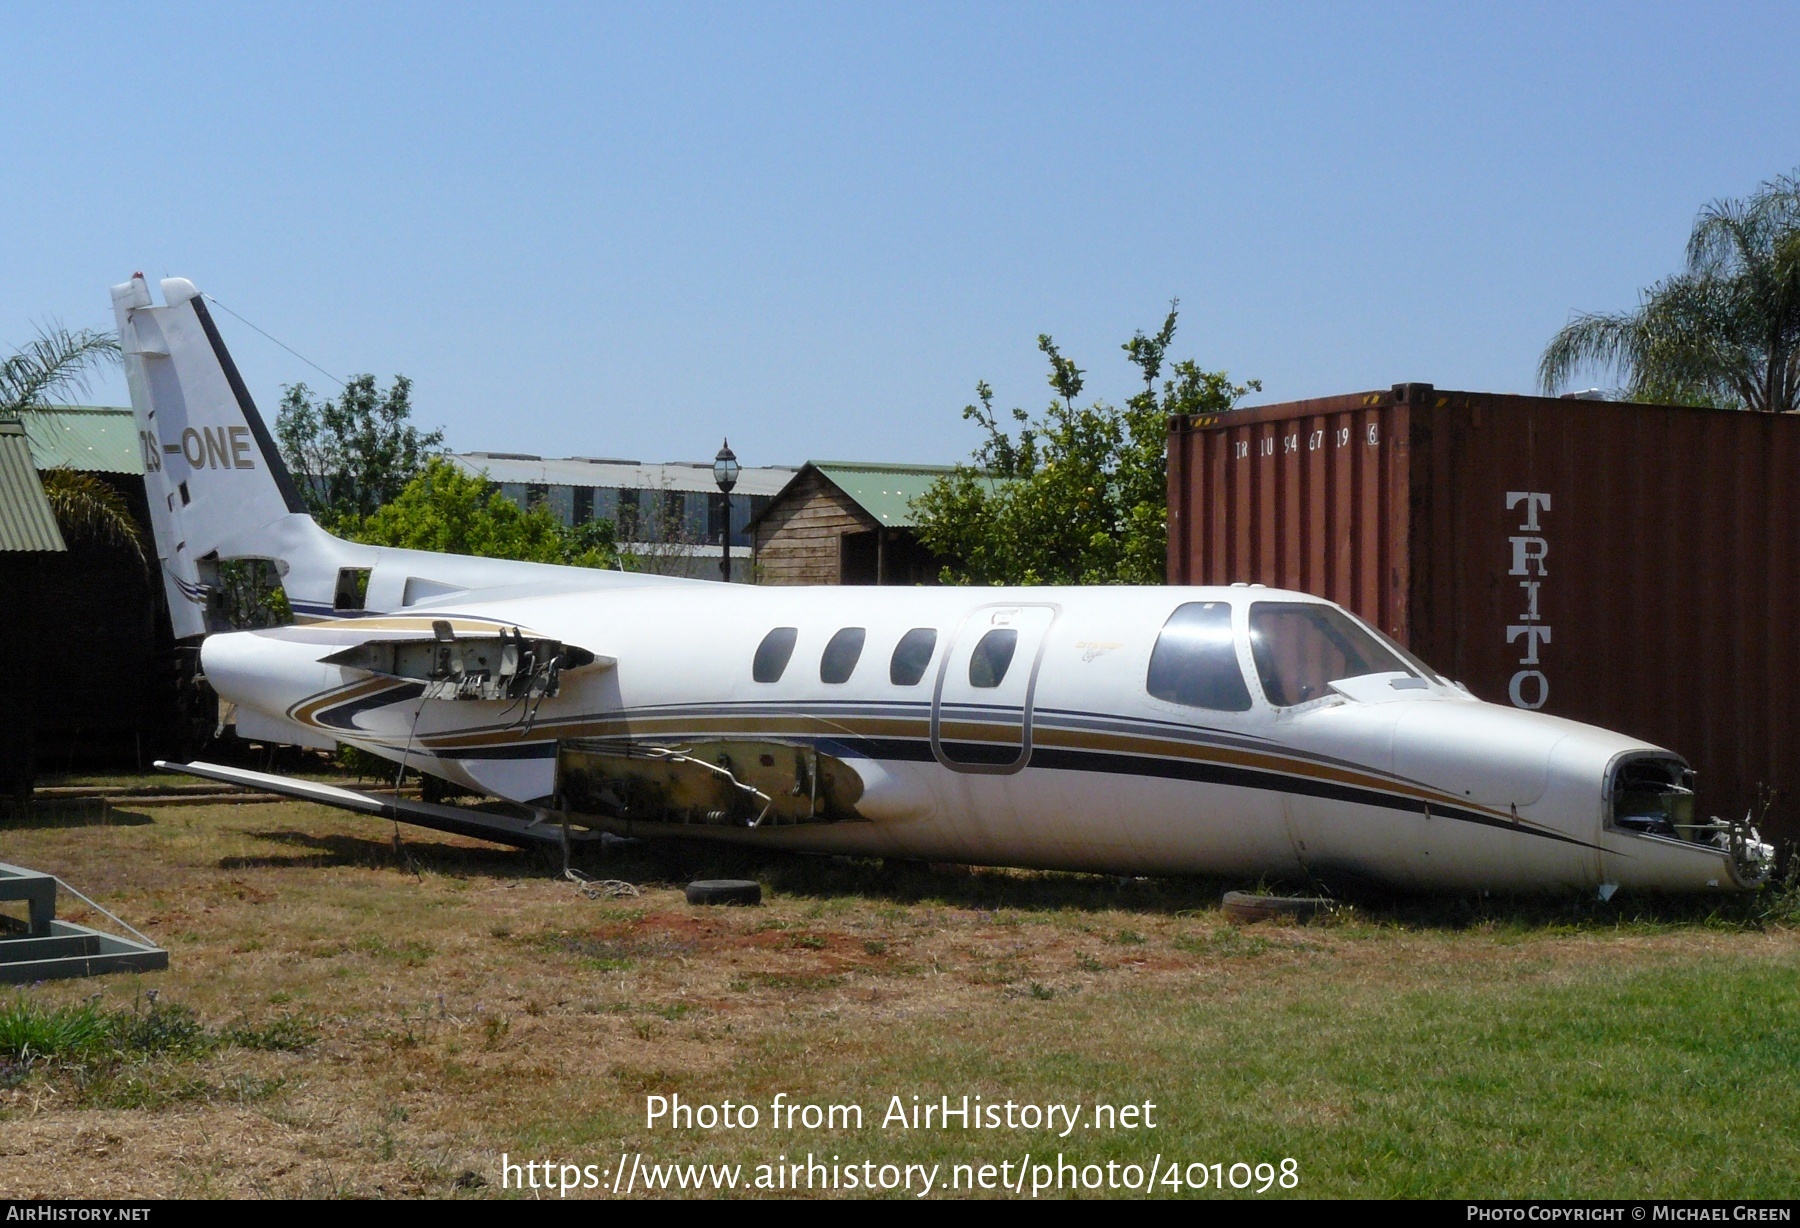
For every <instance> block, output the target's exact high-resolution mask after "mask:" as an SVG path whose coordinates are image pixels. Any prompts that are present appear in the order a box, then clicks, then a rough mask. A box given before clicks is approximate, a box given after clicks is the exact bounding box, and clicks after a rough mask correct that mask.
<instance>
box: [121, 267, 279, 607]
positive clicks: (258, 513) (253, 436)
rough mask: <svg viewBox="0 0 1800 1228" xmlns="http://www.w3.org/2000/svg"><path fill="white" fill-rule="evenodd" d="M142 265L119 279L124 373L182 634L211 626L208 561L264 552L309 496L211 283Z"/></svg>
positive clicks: (171, 600)
mask: <svg viewBox="0 0 1800 1228" xmlns="http://www.w3.org/2000/svg"><path fill="white" fill-rule="evenodd" d="M161 288H162V293H163V300H164V304H165V305H164V306H162V307H157V306H155V305H153V303H152V300H151V297H150V287H149V285H148V284H147V283H146V282H145V280H144V276H143V274H141V273H140V274H137V275H136V276H134V277H133V278H132V279H131V280H130V281H128V282H125V283H123V284H122V285H117V286H114V287H113V288H112V297H113V314H114V316H115V318H116V319H117V321H118V326H119V342H120V346H121V348H122V350H123V352H124V358H125V377H126V380H127V382H128V384H129V385H130V388H131V406H132V409H133V411H134V413H135V414H136V416H137V429H138V441H139V444H140V445H141V446H142V448H143V453H144V469H145V475H144V485H145V494H146V495H147V496H148V499H149V503H150V511H151V518H152V520H153V521H154V528H155V535H156V553H157V556H158V557H159V559H160V560H161V564H162V572H163V584H164V587H165V589H166V591H167V593H168V598H169V613H170V617H171V620H172V621H173V623H174V630H175V634H176V636H177V637H186V636H191V635H200V634H202V633H204V632H205V631H206V630H207V620H206V601H207V595H208V594H207V591H206V586H207V577H206V576H205V574H204V572H205V570H206V568H207V564H208V563H209V561H212V560H216V559H218V558H221V557H223V558H234V557H259V556H262V555H266V551H258V550H257V549H255V548H254V546H253V545H250V544H248V543H254V542H255V541H257V540H258V539H259V538H263V537H267V536H268V531H269V530H271V528H272V527H273V526H274V525H275V523H276V522H277V521H279V520H281V519H282V518H283V517H286V516H292V515H304V514H305V512H306V505H305V503H304V502H303V501H302V500H301V498H300V492H299V491H298V489H297V488H296V487H295V486H294V480H293V477H292V476H291V475H290V474H289V473H288V470H287V466H286V465H284V464H283V463H282V461H281V455H280V453H279V452H278V451H277V449H276V447H275V440H274V438H273V437H272V436H271V435H270V434H269V429H268V427H267V426H266V425H265V424H264V422H263V420H262V415H260V414H258V413H257V412H256V404H255V402H253V401H252V400H251V398H250V391H249V389H247V388H246V387H245V386H244V381H243V377H242V376H240V375H239V374H238V369H237V364H235V363H234V362H232V360H231V355H230V353H229V352H228V351H227V350H226V349H225V343H224V342H223V341H222V340H221V339H220V337H219V330H218V327H217V326H216V325H215V324H214V323H213V319H212V316H211V314H210V313H209V312H208V311H207V309H206V303H205V302H204V301H203V300H202V298H201V296H200V292H199V291H198V290H196V289H195V288H194V284H193V283H192V282H190V281H188V280H186V279H185V278H180V277H170V278H165V279H164V280H163V282H162V287H161Z"/></svg>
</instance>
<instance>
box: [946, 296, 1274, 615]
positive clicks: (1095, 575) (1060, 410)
mask: <svg viewBox="0 0 1800 1228" xmlns="http://www.w3.org/2000/svg"><path fill="white" fill-rule="evenodd" d="M1178 307H1179V303H1171V304H1170V305H1169V314H1168V316H1167V317H1166V318H1165V319H1164V320H1163V324H1162V327H1161V328H1160V329H1158V330H1157V331H1156V332H1155V333H1154V334H1151V335H1148V336H1147V335H1145V334H1144V333H1143V332H1141V331H1140V332H1138V333H1137V334H1135V335H1134V336H1133V337H1132V339H1131V340H1130V341H1127V342H1126V343H1125V344H1124V346H1123V347H1121V348H1123V349H1124V351H1125V356H1126V358H1127V359H1128V360H1129V361H1130V362H1131V363H1132V364H1133V365H1134V366H1136V367H1137V368H1138V375H1139V376H1140V377H1141V378H1142V379H1143V381H1144V387H1143V391H1141V392H1139V393H1137V394H1136V395H1134V396H1133V397H1131V399H1130V400H1128V401H1127V402H1126V403H1125V405H1124V407H1123V408H1120V407H1116V406H1112V405H1108V404H1106V403H1105V402H1103V401H1095V402H1093V403H1091V404H1089V405H1085V406H1078V405H1077V404H1076V398H1077V397H1079V396H1080V395H1081V390H1082V387H1083V376H1084V375H1085V374H1086V372H1084V371H1083V370H1082V369H1081V368H1079V367H1077V366H1076V365H1075V363H1074V362H1073V360H1071V359H1068V358H1065V357H1064V356H1063V354H1062V352H1061V350H1060V349H1058V347H1057V345H1056V343H1055V341H1053V340H1052V339H1051V338H1050V337H1049V336H1048V335H1044V336H1040V337H1039V338H1038V349H1039V350H1040V351H1041V352H1042V353H1043V354H1044V356H1045V357H1046V358H1047V359H1048V360H1049V362H1050V373H1049V382H1050V386H1051V388H1052V389H1054V390H1055V392H1056V399H1055V400H1053V401H1051V402H1050V405H1049V407H1048V408H1047V409H1045V411H1044V413H1043V415H1042V416H1041V417H1039V418H1036V419H1034V418H1032V416H1031V415H1030V414H1028V413H1027V412H1026V411H1025V410H1023V409H1014V410H1012V411H1011V418H1012V420H1013V421H1014V422H1015V423H1017V424H1018V428H1017V434H1016V436H1015V435H1014V434H1012V433H1010V432H1009V430H1008V429H1007V428H1005V427H1003V426H1002V425H1001V422H1000V416H999V414H997V413H996V412H995V410H994V392H993V389H992V388H990V387H989V386H988V384H987V382H986V381H985V380H984V381H982V382H980V383H977V384H976V385H975V393H976V398H977V403H976V404H974V405H969V406H966V407H964V409H963V417H964V418H965V419H966V420H970V421H973V422H974V423H975V424H976V425H977V426H978V427H980V428H981V430H982V431H983V433H984V434H985V436H986V438H985V439H983V440H982V442H981V443H980V444H978V445H977V446H976V447H975V450H974V453H973V457H972V459H973V461H974V463H973V464H971V465H959V466H957V467H956V469H955V470H954V471H953V472H951V473H950V474H947V475H946V476H944V477H943V478H940V479H939V480H938V481H937V482H935V483H933V484H932V486H931V488H930V489H929V490H927V491H926V492H925V493H924V494H923V495H921V496H920V497H919V498H918V499H917V500H915V501H914V504H913V510H914V513H915V514H916V515H917V516H918V519H919V525H918V535H919V540H920V542H921V543H923V544H924V545H925V546H926V547H927V548H929V549H930V550H932V551H933V552H935V553H936V554H938V555H939V556H940V557H942V558H945V559H948V560H949V562H948V563H947V564H946V565H945V567H944V571H943V579H944V581H945V582H946V583H957V584H1161V583H1162V582H1163V578H1164V575H1165V571H1166V568H1167V555H1168V479H1167V435H1168V419H1169V417H1170V416H1171V415H1174V414H1197V413H1219V412H1223V411H1225V410H1229V409H1231V408H1232V407H1233V406H1235V405H1236V404H1237V402H1238V400H1239V399H1240V398H1241V397H1243V396H1244V395H1245V394H1246V393H1248V392H1250V391H1252V390H1256V389H1260V388H1261V387H1262V384H1261V383H1260V382H1258V381H1256V380H1251V381H1249V382H1248V383H1246V384H1233V383H1232V382H1231V380H1230V378H1229V377H1228V376H1227V375H1226V373H1225V372H1223V371H1206V370H1203V369H1201V367H1200V366H1199V364H1198V363H1196V362H1194V361H1192V360H1191V359H1189V360H1183V361H1180V362H1176V363H1173V364H1168V367H1167V369H1168V376H1169V377H1168V378H1164V367H1165V364H1166V362H1167V358H1168V351H1169V347H1170V345H1171V344H1173V342H1174V340H1175V322H1176V317H1177V314H1178ZM1159 381H1160V382H1161V385H1160V389H1159V387H1158V382H1159Z"/></svg>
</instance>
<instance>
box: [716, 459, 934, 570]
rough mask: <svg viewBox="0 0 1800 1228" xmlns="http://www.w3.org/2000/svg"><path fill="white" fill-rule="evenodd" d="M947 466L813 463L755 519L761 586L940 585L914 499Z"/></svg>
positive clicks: (754, 544) (754, 546) (752, 530)
mask: <svg viewBox="0 0 1800 1228" xmlns="http://www.w3.org/2000/svg"><path fill="white" fill-rule="evenodd" d="M950 471H951V470H950V466H948V465H871V464H860V463H855V462H849V461H808V462H806V464H805V465H803V466H801V468H800V471H799V472H798V473H796V474H795V475H794V476H793V478H792V479H791V480H790V481H789V482H788V484H787V485H786V486H784V487H782V489H781V491H780V493H778V494H777V495H776V496H775V497H774V498H773V499H772V500H770V501H769V505H768V506H767V507H765V508H763V509H762V511H761V512H759V513H757V514H756V515H755V516H754V517H752V518H751V520H750V534H751V548H752V549H753V550H754V551H755V555H754V557H755V564H754V572H755V575H756V581H757V583H759V584H935V583H937V577H938V571H939V570H940V568H941V567H942V563H941V561H940V560H939V559H938V558H936V557H935V556H934V555H933V554H932V553H931V552H930V551H929V550H927V549H925V548H924V547H923V546H921V545H920V544H919V541H918V538H917V536H916V535H915V534H914V532H913V525H914V520H913V513H912V501H913V500H914V499H916V498H918V497H919V496H920V495H922V494H924V493H925V491H926V490H927V489H928V488H929V487H930V486H931V484H932V483H933V482H935V481H936V480H937V479H938V478H940V477H942V476H943V475H944V474H946V473H949V472H950Z"/></svg>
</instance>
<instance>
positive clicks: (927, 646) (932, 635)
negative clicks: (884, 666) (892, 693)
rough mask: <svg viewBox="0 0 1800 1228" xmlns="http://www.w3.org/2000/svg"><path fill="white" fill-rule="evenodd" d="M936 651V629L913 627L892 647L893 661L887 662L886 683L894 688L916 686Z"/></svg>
mask: <svg viewBox="0 0 1800 1228" xmlns="http://www.w3.org/2000/svg"><path fill="white" fill-rule="evenodd" d="M936 650H937V628H936V627H914V628H913V629H912V630H911V631H908V632H907V633H906V634H905V635H903V636H901V637H900V642H899V643H898V644H896V645H895V646H894V659H893V660H892V661H889V662H888V681H889V682H891V683H893V684H894V685H895V686H918V685H919V679H921V678H923V677H924V676H925V667H926V666H927V665H930V664H931V654H932V653H933V652H935V651H936Z"/></svg>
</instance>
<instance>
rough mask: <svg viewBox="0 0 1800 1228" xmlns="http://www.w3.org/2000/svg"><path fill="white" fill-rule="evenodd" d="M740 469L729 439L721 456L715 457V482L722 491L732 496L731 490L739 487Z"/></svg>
mask: <svg viewBox="0 0 1800 1228" xmlns="http://www.w3.org/2000/svg"><path fill="white" fill-rule="evenodd" d="M739 468H740V466H739V465H738V459H737V454H736V453H735V452H733V451H732V450H731V441H730V440H729V439H727V440H726V441H725V446H724V447H722V448H720V449H719V454H718V455H717V456H715V457H713V481H715V482H717V483H718V484H719V489H720V490H722V491H724V492H725V493H726V494H730V493H731V488H732V487H733V486H736V485H737V480H738V470H739Z"/></svg>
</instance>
